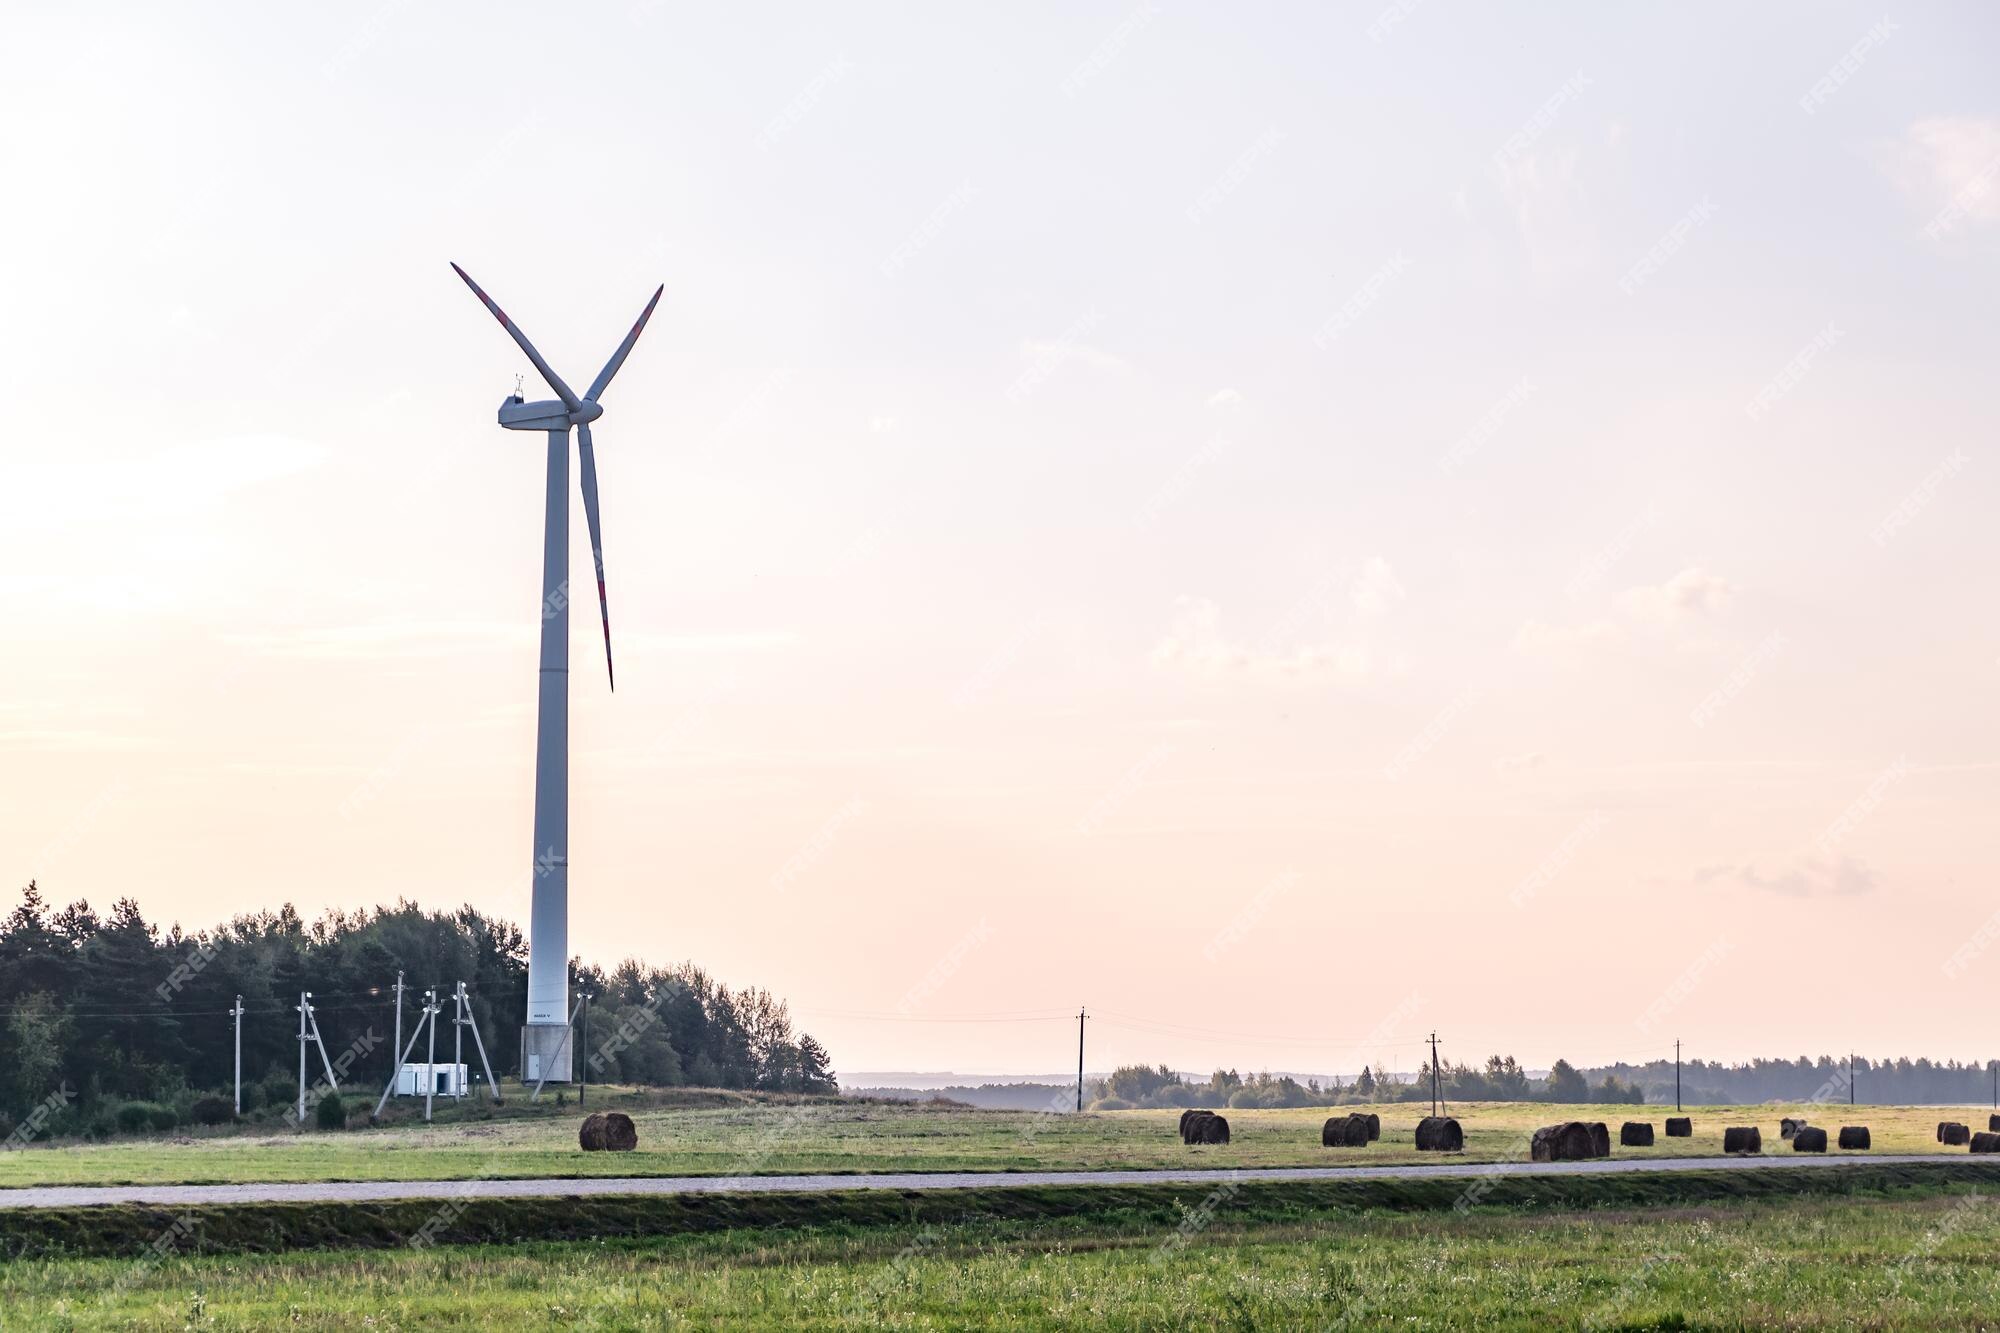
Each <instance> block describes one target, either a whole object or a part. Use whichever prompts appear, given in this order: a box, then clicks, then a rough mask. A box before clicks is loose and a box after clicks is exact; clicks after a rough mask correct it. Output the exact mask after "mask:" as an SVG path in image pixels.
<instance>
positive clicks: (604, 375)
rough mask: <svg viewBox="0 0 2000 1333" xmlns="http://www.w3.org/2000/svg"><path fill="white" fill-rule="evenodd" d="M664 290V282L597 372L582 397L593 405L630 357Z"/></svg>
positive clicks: (665, 285)
mask: <svg viewBox="0 0 2000 1333" xmlns="http://www.w3.org/2000/svg"><path fill="white" fill-rule="evenodd" d="M665 290H667V284H665V283H664V282H663V283H661V284H660V285H659V287H658V288H657V289H655V290H654V292H653V299H652V300H650V301H648V302H646V308H645V309H644V310H642V311H640V312H639V322H638V323H637V324H634V325H633V326H632V331H631V332H630V333H628V334H626V335H625V341H624V342H622V343H619V344H618V350H617V351H615V352H613V353H612V354H611V359H610V360H609V361H606V362H605V363H604V369H602V370H600V371H598V372H597V378H596V379H595V380H593V381H591V385H590V392H589V393H587V394H585V395H584V397H585V398H587V399H589V400H590V401H591V402H593V403H594V402H596V401H597V395H599V394H601V393H603V392H604V389H605V386H606V385H608V384H610V383H611V377H612V376H613V375H616V374H617V373H618V367H620V366H622V365H624V364H625V358H626V357H627V356H629V355H631V353H632V344H633V343H635V342H638V341H639V334H640V333H641V332H643V331H644V330H645V327H646V321H647V320H649V319H651V318H652V317H653V307H654V306H656V305H658V304H659V303H660V293H661V292H664V291H665Z"/></svg>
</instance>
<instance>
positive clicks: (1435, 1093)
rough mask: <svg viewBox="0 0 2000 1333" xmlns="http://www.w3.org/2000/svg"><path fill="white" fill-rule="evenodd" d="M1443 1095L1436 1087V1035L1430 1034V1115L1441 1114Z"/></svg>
mask: <svg viewBox="0 0 2000 1333" xmlns="http://www.w3.org/2000/svg"><path fill="white" fill-rule="evenodd" d="M1443 1106H1444V1093H1443V1091H1442V1090H1441V1089H1440V1088H1439V1086H1438V1034H1437V1033H1435V1032H1433V1033H1431V1114H1432V1115H1439V1114H1442V1111H1441V1108H1442V1107H1443Z"/></svg>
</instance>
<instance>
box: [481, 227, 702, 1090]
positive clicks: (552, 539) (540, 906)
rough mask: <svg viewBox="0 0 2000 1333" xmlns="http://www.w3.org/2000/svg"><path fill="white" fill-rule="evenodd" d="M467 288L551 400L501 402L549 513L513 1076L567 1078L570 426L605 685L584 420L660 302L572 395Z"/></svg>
mask: <svg viewBox="0 0 2000 1333" xmlns="http://www.w3.org/2000/svg"><path fill="white" fill-rule="evenodd" d="M451 267H452V271H453V272H455V273H457V274H458V276H459V277H461V278H464V279H465V285H466V286H468V287H470V288H472V294H473V295H474V296H477V297H478V298H479V299H480V301H481V302H483V303H484V304H485V306H486V308H487V309H488V310H490V311H492V312H493V317H494V318H495V319H497V320H499V321H500V327H501V328H504V329H506V330H507V332H508V333H509V334H510V335H511V336H512V337H513V339H514V341H515V342H516V343H518V344H519V345H520V348H521V350H522V351H523V352H525V353H527V355H528V360H530V361H532V362H533V363H534V366H535V369H536V370H538V371H540V372H541V375H542V378H543V379H544V380H547V381H548V385H549V387H550V388H551V389H554V390H555V391H556V396H555V398H554V399H553V400H544V401H542V402H535V403H526V402H522V401H521V395H520V394H519V393H516V394H514V396H513V397H511V398H509V399H507V401H505V402H503V403H501V404H500V424H501V425H502V426H504V427H506V428H507V429H508V430H538V431H545V432H547V434H548V437H549V483H548V497H547V503H548V508H547V517H546V519H545V521H544V525H543V529H542V656H541V684H540V687H539V696H538V703H537V707H536V712H535V849H534V850H535V858H534V859H535V874H534V891H533V894H532V897H531V899H530V903H529V907H528V1021H527V1023H526V1024H525V1025H523V1026H522V1028H521V1076H522V1077H523V1078H524V1079H530V1080H536V1081H540V1080H543V1079H546V1080H548V1081H549V1082H551V1083H567V1082H568V1081H569V1079H570V1057H571V1053H572V1052H571V1045H570V1041H569V603H570V595H569V432H570V427H572V426H574V427H576V436H577V455H578V457H579V458H580V459H581V460H582V463H583V470H582V478H581V480H582V483H583V516H584V519H585V520H586V521H587V522H588V523H589V524H590V556H591V560H592V563H593V564H594V565H595V566H596V573H597V610H598V615H599V616H600V618H601V619H602V620H603V622H604V672H605V676H606V677H607V679H609V680H610V682H611V686H612V688H613V689H616V688H617V678H616V677H615V676H614V675H613V674H612V670H611V610H610V607H609V605H608V604H607V603H606V601H605V597H604V534H603V530H602V528H601V526H600V524H599V523H598V517H597V458H596V455H595V454H593V453H592V451H591V447H590V423H591V422H593V421H595V420H597V419H598V418H599V417H601V416H603V415H604V409H603V408H602V407H599V406H598V405H597V399H598V395H600V394H602V393H603V392H604V389H605V386H606V385H608V384H610V383H611V377H612V376H613V375H616V374H617V373H618V368H619V367H620V366H622V365H624V364H625V358H626V356H627V355H629V354H630V352H631V351H632V344H633V343H635V342H637V341H638V340H639V334H640V331H641V330H643V329H644V328H645V327H646V321H647V320H648V319H651V318H652V315H653V307H654V306H656V305H658V304H659V303H660V293H661V292H663V291H665V290H666V287H665V286H664V285H662V286H661V287H660V288H659V290H657V291H655V292H654V293H653V299H652V300H650V301H648V302H646V308H645V310H644V311H642V312H640V315H639V322H638V323H636V324H634V325H633V326H632V331H631V332H630V333H628V334H626V335H625V341H624V342H622V343H619V344H618V350H617V351H615V352H613V353H612V354H611V359H610V360H609V361H607V362H605V363H604V369H603V370H600V371H598V372H597V378H596V379H595V380H594V381H592V382H591V385H590V390H589V392H587V393H585V394H584V395H583V397H581V398H579V397H577V396H576V394H575V393H573V392H571V390H570V387H569V385H567V384H564V383H563V381H562V377H561V376H559V375H557V374H556V373H555V371H553V370H551V369H550V368H549V363H548V362H546V361H544V360H542V354H541V353H540V352H537V351H536V350H535V345H534V344H533V343H531V342H529V341H528V338H527V335H526V334H524V333H522V332H521V330H520V329H519V328H517V327H516V326H515V324H514V321H513V320H511V319H508V318H507V315H506V312H505V311H503V310H501V309H500V307H499V306H497V305H495V304H494V303H493V298H492V297H490V296H488V295H487V294H486V293H485V292H483V291H481V290H479V284H478V283H476V282H474V281H473V280H472V279H471V277H470V276H468V275H467V273H466V271H465V270H464V269H462V268H460V267H459V266H458V265H456V264H453V265H452V266H451Z"/></svg>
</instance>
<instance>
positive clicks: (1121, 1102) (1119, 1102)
mask: <svg viewBox="0 0 2000 1333" xmlns="http://www.w3.org/2000/svg"><path fill="white" fill-rule="evenodd" d="M1090 1109H1091V1110H1093V1111H1129V1110H1131V1109H1132V1103H1130V1102H1128V1101H1126V1100H1125V1099H1124V1098H1123V1097H1099V1098H1098V1099H1097V1100H1096V1101H1094V1102H1092V1103H1091V1104H1090Z"/></svg>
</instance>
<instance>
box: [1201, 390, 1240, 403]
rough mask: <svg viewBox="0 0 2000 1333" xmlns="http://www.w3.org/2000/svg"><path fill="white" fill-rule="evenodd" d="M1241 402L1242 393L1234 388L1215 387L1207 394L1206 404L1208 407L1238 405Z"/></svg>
mask: <svg viewBox="0 0 2000 1333" xmlns="http://www.w3.org/2000/svg"><path fill="white" fill-rule="evenodd" d="M1242 402H1243V395H1242V394H1240V393H1238V392H1236V390H1234V389H1217V390H1216V391H1215V392H1214V393H1212V394H1210V395H1209V396H1208V405H1209V406H1210V407H1238V406H1241V405H1242Z"/></svg>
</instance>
